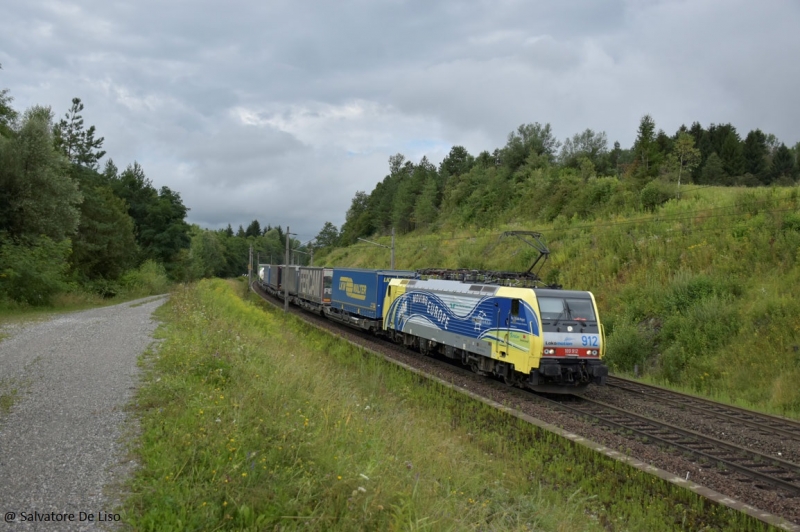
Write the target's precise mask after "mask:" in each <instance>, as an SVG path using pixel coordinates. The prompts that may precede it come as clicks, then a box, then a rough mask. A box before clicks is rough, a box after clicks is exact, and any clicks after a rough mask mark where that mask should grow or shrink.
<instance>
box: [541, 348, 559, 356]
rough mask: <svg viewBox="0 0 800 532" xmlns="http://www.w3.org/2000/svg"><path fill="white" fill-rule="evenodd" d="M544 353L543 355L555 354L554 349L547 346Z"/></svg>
mask: <svg viewBox="0 0 800 532" xmlns="http://www.w3.org/2000/svg"><path fill="white" fill-rule="evenodd" d="M544 354H545V355H555V354H556V350H555V349H550V348H548V349H545V350H544Z"/></svg>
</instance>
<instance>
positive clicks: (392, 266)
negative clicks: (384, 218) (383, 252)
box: [391, 227, 394, 270]
mask: <svg viewBox="0 0 800 532" xmlns="http://www.w3.org/2000/svg"><path fill="white" fill-rule="evenodd" d="M391 269H393V270H394V227H392V261H391Z"/></svg>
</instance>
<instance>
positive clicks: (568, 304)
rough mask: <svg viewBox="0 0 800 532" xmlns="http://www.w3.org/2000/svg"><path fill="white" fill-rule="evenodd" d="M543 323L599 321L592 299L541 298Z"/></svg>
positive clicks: (540, 309) (540, 307)
mask: <svg viewBox="0 0 800 532" xmlns="http://www.w3.org/2000/svg"><path fill="white" fill-rule="evenodd" d="M539 311H540V312H541V313H542V321H553V320H558V321H582V322H589V321H597V318H595V316H594V308H593V306H592V300H591V299H576V298H560V297H539Z"/></svg>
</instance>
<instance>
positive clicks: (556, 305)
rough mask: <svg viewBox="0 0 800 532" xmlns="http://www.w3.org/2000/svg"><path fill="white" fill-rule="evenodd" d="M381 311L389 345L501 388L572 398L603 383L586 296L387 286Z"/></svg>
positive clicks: (596, 330)
mask: <svg viewBox="0 0 800 532" xmlns="http://www.w3.org/2000/svg"><path fill="white" fill-rule="evenodd" d="M383 311H384V313H383V323H382V325H383V330H384V332H385V334H387V335H388V336H389V337H390V338H392V339H394V340H395V341H397V342H401V343H403V344H405V345H407V346H411V347H414V348H417V349H419V351H420V352H421V353H423V354H432V353H439V354H442V355H444V356H446V357H448V358H452V359H457V360H460V361H461V362H462V363H463V364H465V365H468V366H470V367H471V368H472V369H473V371H475V372H477V373H480V374H487V375H488V374H491V375H496V376H498V377H501V378H502V379H503V380H505V382H506V383H508V384H512V385H516V386H521V387H526V388H530V389H533V390H536V391H544V392H565V391H566V392H575V391H580V390H581V389H584V388H585V387H586V386H587V385H588V384H590V383H594V384H605V381H606V377H607V376H608V368H607V367H606V366H605V364H604V363H603V362H602V358H603V350H604V341H603V340H604V337H603V327H602V324H601V323H600V320H599V318H598V313H597V304H596V302H595V300H594V296H593V295H592V293H591V292H581V291H572V290H555V289H546V288H518V287H508V286H497V285H489V284H470V283H463V282H460V281H447V280H420V279H392V280H391V281H390V282H389V283H388V287H387V291H386V295H385V300H384V303H383Z"/></svg>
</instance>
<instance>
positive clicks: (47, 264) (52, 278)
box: [0, 236, 72, 306]
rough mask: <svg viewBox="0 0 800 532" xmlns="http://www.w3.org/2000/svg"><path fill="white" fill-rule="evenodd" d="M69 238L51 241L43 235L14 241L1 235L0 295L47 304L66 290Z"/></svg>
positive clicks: (69, 248)
mask: <svg viewBox="0 0 800 532" xmlns="http://www.w3.org/2000/svg"><path fill="white" fill-rule="evenodd" d="M71 246H72V243H71V242H70V240H69V239H65V240H62V241H61V242H54V241H53V240H51V239H50V238H48V237H46V236H40V237H38V238H32V239H24V240H22V241H13V240H11V239H9V238H7V237H0V295H3V296H5V297H7V298H9V299H11V300H13V301H16V302H18V303H24V304H28V305H33V306H44V305H49V304H50V303H51V301H52V300H53V296H55V295H56V294H58V293H59V292H63V291H65V290H67V288H68V284H67V281H66V275H67V270H68V268H69V265H68V264H67V257H69V254H70V252H71V251H72V247H71Z"/></svg>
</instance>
